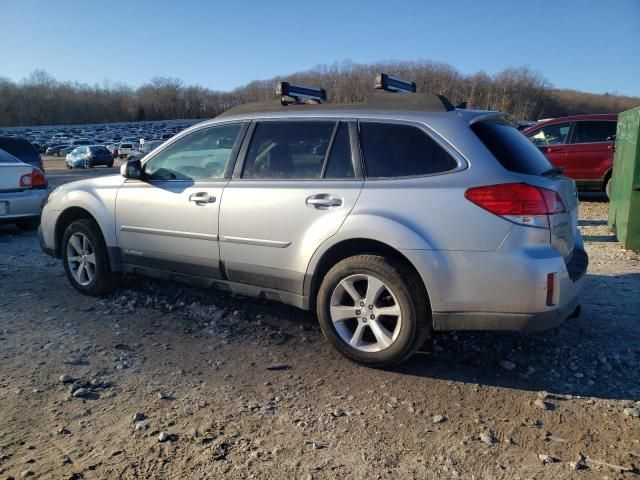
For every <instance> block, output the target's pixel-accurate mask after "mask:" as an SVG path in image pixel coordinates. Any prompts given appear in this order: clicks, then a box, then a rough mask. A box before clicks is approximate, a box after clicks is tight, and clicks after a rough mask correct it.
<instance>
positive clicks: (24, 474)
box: [20, 470, 35, 478]
mask: <svg viewBox="0 0 640 480" xmlns="http://www.w3.org/2000/svg"><path fill="white" fill-rule="evenodd" d="M34 475H35V473H33V472H32V471H31V470H25V471H23V472H22V473H21V474H20V476H21V477H22V478H28V477H33V476H34Z"/></svg>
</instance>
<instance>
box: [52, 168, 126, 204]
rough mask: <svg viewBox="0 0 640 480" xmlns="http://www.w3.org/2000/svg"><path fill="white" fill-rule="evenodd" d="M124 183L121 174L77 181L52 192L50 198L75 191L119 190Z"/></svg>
mask: <svg viewBox="0 0 640 480" xmlns="http://www.w3.org/2000/svg"><path fill="white" fill-rule="evenodd" d="M124 181H125V178H124V177H123V176H122V175H119V174H115V175H104V176H102V177H96V178H85V179H83V180H76V181H75V182H69V183H65V184H64V185H60V186H59V187H58V188H56V189H55V190H53V192H51V195H50V198H52V197H54V196H58V195H60V194H62V193H72V192H74V191H84V192H97V191H99V190H107V189H117V188H118V187H120V185H122V184H123V183H124Z"/></svg>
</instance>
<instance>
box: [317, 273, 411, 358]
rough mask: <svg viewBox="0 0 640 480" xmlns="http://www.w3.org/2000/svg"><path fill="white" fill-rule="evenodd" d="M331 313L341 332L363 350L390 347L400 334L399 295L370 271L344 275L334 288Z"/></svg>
mask: <svg viewBox="0 0 640 480" xmlns="http://www.w3.org/2000/svg"><path fill="white" fill-rule="evenodd" d="M330 302H331V303H330V307H329V314H330V316H331V320H332V322H333V325H334V327H335V329H336V331H337V332H338V335H339V336H340V338H341V339H342V341H344V342H345V343H346V344H347V345H350V346H351V347H353V348H355V349H358V350H360V351H363V352H380V351H382V350H385V349H386V348H389V347H390V346H391V345H392V344H393V343H394V342H395V340H396V339H397V338H398V335H399V334H400V329H401V327H402V310H401V308H400V304H399V302H398V299H397V297H396V295H395V294H394V293H393V291H392V290H391V288H390V287H389V286H388V285H387V284H386V283H385V282H384V281H382V280H381V279H379V278H378V277H375V276H373V275H369V274H355V275H350V276H348V277H346V278H344V279H343V280H342V281H340V283H338V285H337V286H336V287H335V289H334V290H333V293H332V295H331V300H330Z"/></svg>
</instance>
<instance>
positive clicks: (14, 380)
mask: <svg viewBox="0 0 640 480" xmlns="http://www.w3.org/2000/svg"><path fill="white" fill-rule="evenodd" d="M606 214H607V203H604V202H602V201H598V199H597V198H596V199H594V198H591V197H590V198H588V199H587V201H583V203H582V205H581V220H580V228H581V230H582V232H583V235H584V236H585V239H586V243H587V250H588V252H589V255H590V257H591V263H590V267H589V276H588V279H587V288H586V292H585V294H584V302H583V315H582V317H581V318H579V319H577V320H571V321H568V322H566V323H565V324H563V325H562V326H560V327H558V328H556V329H554V330H550V331H547V332H540V333H535V334H516V333H470V332H459V333H447V334H437V335H436V340H435V343H434V348H433V353H427V352H422V353H419V354H418V355H416V356H415V357H413V358H412V359H411V360H410V361H409V362H407V363H406V364H403V365H402V366H400V367H398V368H395V369H390V370H372V369H366V368H363V367H360V366H357V365H354V364H352V363H350V362H348V361H347V360H345V359H344V358H342V357H340V356H339V355H338V354H336V352H335V351H334V350H333V349H331V347H330V346H329V345H328V344H327V343H326V342H325V341H324V339H323V338H322V335H321V333H320V330H319V327H318V325H317V322H316V321H315V319H314V318H313V317H312V316H311V315H310V314H308V313H305V312H302V311H299V310H296V309H294V308H289V307H286V306H282V305H279V304H275V303H271V302H267V301H261V300H253V299H247V298H242V297H234V296H231V295H229V294H225V293H220V292H215V291H210V290H203V289H197V288H192V287H188V286H182V285H179V284H170V283H165V282H159V281H153V280H148V279H144V278H141V277H136V276H130V277H127V278H125V279H124V281H123V284H122V287H121V288H120V289H119V290H118V291H117V292H116V293H115V294H114V295H112V296H109V297H104V298H100V299H95V298H90V297H84V296H82V295H80V294H78V293H77V292H76V291H75V290H73V289H72V288H71V287H70V286H69V284H68V283H67V280H66V279H65V277H64V273H63V269H62V265H61V263H60V262H59V261H57V260H54V259H51V258H49V257H47V256H46V255H44V254H43V253H41V252H40V250H39V247H38V242H37V238H36V235H35V233H34V232H26V233H25V232H20V231H18V230H15V229H13V228H12V227H0V406H1V408H0V478H23V477H25V478H28V477H34V478H55V479H93V478H99V479H112V478H123V479H130V478H131V479H133V478H136V479H140V478H154V479H158V478H163V479H165V478H167V479H168V478H172V479H173V478H175V479H191V478H193V479H213V478H230V479H244V478H277V479H281V478H303V479H322V478H340V479H343V478H358V479H360V478H361V479H371V478H384V479H386V478H389V479H391V478H436V477H438V478H464V479H476V480H477V479H493V478H496V479H498V478H504V479H525V478H526V479H530V478H538V479H546V478H559V479H563V478H585V479H589V478H598V479H603V478H609V479H615V478H637V477H638V474H639V473H640V418H639V414H640V402H638V400H640V368H639V367H640V323H639V321H640V320H639V318H640V294H639V292H640V255H639V254H638V253H634V252H629V251H624V250H622V249H621V248H620V246H619V244H618V243H617V242H616V241H615V238H614V237H613V236H612V235H611V234H610V232H609V230H608V228H607V226H606Z"/></svg>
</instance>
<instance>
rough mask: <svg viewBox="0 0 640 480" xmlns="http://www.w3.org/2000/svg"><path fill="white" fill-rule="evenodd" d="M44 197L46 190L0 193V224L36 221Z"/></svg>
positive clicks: (36, 189)
mask: <svg viewBox="0 0 640 480" xmlns="http://www.w3.org/2000/svg"><path fill="white" fill-rule="evenodd" d="M46 195H47V190H46V189H39V188H33V189H29V190H23V191H20V192H7V193H0V223H14V222H17V221H21V220H37V219H38V218H40V214H41V213H42V204H43V202H44V199H45V197H46Z"/></svg>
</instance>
